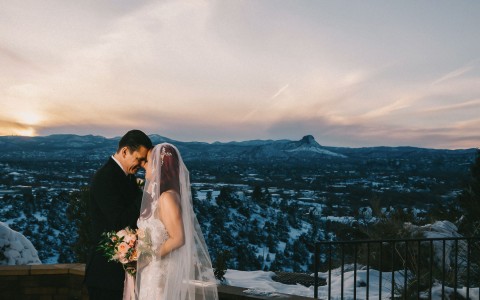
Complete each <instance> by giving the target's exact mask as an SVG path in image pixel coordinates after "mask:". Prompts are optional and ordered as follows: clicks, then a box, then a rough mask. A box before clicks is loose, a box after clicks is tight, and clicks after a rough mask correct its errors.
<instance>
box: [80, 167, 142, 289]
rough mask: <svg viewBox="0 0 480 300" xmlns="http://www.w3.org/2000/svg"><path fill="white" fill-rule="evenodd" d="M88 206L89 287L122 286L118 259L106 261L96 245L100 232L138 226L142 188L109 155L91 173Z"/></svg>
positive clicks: (87, 282)
mask: <svg viewBox="0 0 480 300" xmlns="http://www.w3.org/2000/svg"><path fill="white" fill-rule="evenodd" d="M89 200H90V201H89V205H88V210H89V213H90V216H91V218H92V224H91V232H92V240H93V245H91V246H92V249H91V251H90V255H89V259H88V262H87V267H86V270H85V283H86V285H87V286H89V287H96V288H103V289H108V290H119V289H120V290H122V289H123V281H124V279H125V272H124V270H123V267H122V265H121V264H120V263H118V262H108V260H107V258H106V257H105V256H104V254H103V253H102V252H101V251H100V250H98V249H97V246H98V243H99V241H100V240H101V238H102V237H101V235H102V233H103V232H107V231H113V230H115V231H119V230H121V229H123V228H125V227H127V226H130V227H131V228H137V219H138V216H139V214H140V205H141V202H142V191H141V189H140V188H139V187H138V185H137V182H136V178H135V176H134V175H128V176H127V175H125V173H124V172H123V170H122V168H121V167H120V166H119V165H118V164H117V163H116V162H115V161H114V160H113V159H112V158H111V157H110V159H109V160H108V161H107V162H106V163H105V165H103V166H102V167H101V168H100V169H99V170H98V171H97V172H96V173H95V175H94V176H93V179H92V182H91V184H90V199H89Z"/></svg>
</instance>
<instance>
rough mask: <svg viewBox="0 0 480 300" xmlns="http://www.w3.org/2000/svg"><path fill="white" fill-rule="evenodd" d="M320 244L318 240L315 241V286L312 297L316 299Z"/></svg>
mask: <svg viewBox="0 0 480 300" xmlns="http://www.w3.org/2000/svg"><path fill="white" fill-rule="evenodd" d="M319 253H320V245H319V244H318V242H316V243H315V263H314V268H315V287H314V290H313V298H315V299H318V265H319V256H320V254H319Z"/></svg>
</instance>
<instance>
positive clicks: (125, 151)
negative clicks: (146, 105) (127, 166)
mask: <svg viewBox="0 0 480 300" xmlns="http://www.w3.org/2000/svg"><path fill="white" fill-rule="evenodd" d="M127 153H128V147H127V146H125V147H123V148H122V149H120V154H121V155H122V157H123V158H125V157H126V156H127Z"/></svg>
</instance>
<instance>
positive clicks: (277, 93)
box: [242, 83, 290, 121]
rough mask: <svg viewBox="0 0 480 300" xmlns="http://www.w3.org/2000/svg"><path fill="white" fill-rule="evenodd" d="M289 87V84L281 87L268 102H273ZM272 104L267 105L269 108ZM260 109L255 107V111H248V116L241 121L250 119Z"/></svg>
mask: <svg viewBox="0 0 480 300" xmlns="http://www.w3.org/2000/svg"><path fill="white" fill-rule="evenodd" d="M289 86H290V83H287V84H286V85H285V86H283V87H282V88H281V89H279V90H278V92H276V93H275V95H273V96H272V97H270V100H273V99H275V98H277V97H278V96H279V95H280V94H281V93H283V92H284V91H285V90H286V89H287V88H288V87H289ZM272 104H273V103H269V105H270V106H271V105H272ZM259 109H260V108H259V107H258V106H257V107H256V108H255V109H253V110H252V111H250V112H249V113H248V114H246V115H245V116H244V117H243V118H242V121H245V120H246V119H248V118H250V117H251V116H252V115H253V114H255V113H256V112H257V111H258V110H259Z"/></svg>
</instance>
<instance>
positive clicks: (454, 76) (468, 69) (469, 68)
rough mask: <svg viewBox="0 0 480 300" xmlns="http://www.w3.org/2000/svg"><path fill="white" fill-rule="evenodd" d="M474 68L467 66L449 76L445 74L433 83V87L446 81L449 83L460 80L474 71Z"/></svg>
mask: <svg viewBox="0 0 480 300" xmlns="http://www.w3.org/2000/svg"><path fill="white" fill-rule="evenodd" d="M472 69H473V67H472V66H466V67H462V68H459V69H457V70H454V71H452V72H450V73H448V74H445V75H443V76H442V77H440V78H439V79H437V80H435V81H433V82H432V85H436V84H440V83H442V82H444V81H449V80H452V79H455V78H458V77H460V76H462V75H464V74H466V73H468V72H469V71H470V70H472Z"/></svg>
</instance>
